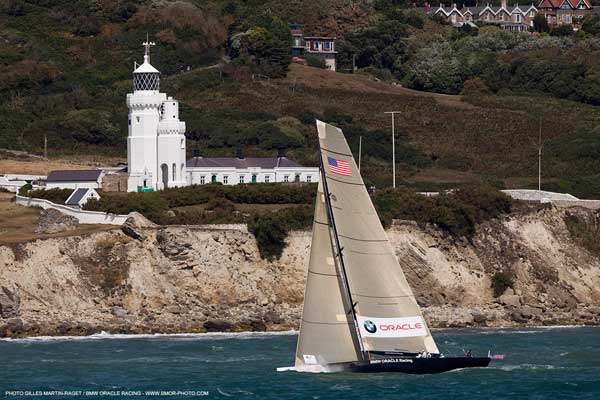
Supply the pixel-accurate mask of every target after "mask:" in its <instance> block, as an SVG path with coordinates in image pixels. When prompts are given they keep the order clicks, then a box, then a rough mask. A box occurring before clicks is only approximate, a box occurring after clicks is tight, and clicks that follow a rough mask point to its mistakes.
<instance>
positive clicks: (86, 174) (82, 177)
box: [46, 169, 103, 189]
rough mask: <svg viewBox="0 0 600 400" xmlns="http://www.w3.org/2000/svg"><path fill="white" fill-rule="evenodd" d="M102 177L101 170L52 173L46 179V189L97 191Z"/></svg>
mask: <svg viewBox="0 0 600 400" xmlns="http://www.w3.org/2000/svg"><path fill="white" fill-rule="evenodd" d="M102 176H103V172H102V170H101V169H88V170H67V171H52V172H50V174H48V177H47V178H46V189H54V188H59V189H78V188H91V189H99V188H100V187H101V182H102Z"/></svg>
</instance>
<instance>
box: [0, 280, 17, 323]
mask: <svg viewBox="0 0 600 400" xmlns="http://www.w3.org/2000/svg"><path fill="white" fill-rule="evenodd" d="M20 306H21V297H20V296H19V290H18V289H14V290H12V291H11V290H9V289H8V288H6V287H5V286H2V287H0V317H2V318H16V317H18V316H19V308H20Z"/></svg>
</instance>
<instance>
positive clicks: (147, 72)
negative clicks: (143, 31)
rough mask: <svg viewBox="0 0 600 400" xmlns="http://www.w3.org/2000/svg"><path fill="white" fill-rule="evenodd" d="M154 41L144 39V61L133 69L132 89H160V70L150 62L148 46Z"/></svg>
mask: <svg viewBox="0 0 600 400" xmlns="http://www.w3.org/2000/svg"><path fill="white" fill-rule="evenodd" d="M153 45H154V43H152V42H149V41H147V40H146V42H145V43H144V47H146V54H144V62H143V63H142V64H141V65H140V66H139V67H137V68H136V69H135V70H134V71H133V91H134V92H136V91H140V90H151V91H158V90H160V72H159V71H158V70H157V69H156V68H154V67H153V66H152V65H151V64H150V46H153Z"/></svg>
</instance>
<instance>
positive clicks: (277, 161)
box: [186, 157, 302, 169]
mask: <svg viewBox="0 0 600 400" xmlns="http://www.w3.org/2000/svg"><path fill="white" fill-rule="evenodd" d="M186 167H187V168H237V169H246V168H263V169H273V168H276V167H279V168H302V165H300V164H298V163H296V162H294V161H292V160H289V159H287V158H286V157H265V158H258V157H250V158H236V157H194V158H191V159H189V160H187V163H186Z"/></svg>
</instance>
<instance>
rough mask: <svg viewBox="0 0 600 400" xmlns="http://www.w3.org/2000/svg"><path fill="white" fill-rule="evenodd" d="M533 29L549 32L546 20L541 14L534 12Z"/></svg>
mask: <svg viewBox="0 0 600 400" xmlns="http://www.w3.org/2000/svg"><path fill="white" fill-rule="evenodd" d="M533 30H534V31H536V32H539V33H543V32H549V31H550V26H548V20H547V19H546V17H545V16H543V15H542V14H536V15H535V17H533Z"/></svg>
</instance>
